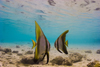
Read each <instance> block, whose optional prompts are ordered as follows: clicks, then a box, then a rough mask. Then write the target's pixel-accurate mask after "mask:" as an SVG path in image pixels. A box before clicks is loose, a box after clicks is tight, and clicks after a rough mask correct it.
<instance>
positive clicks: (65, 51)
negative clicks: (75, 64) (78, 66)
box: [63, 45, 68, 54]
mask: <svg viewBox="0 0 100 67" xmlns="http://www.w3.org/2000/svg"><path fill="white" fill-rule="evenodd" d="M63 52H64V53H65V54H68V52H67V49H66V46H65V45H64V48H63Z"/></svg>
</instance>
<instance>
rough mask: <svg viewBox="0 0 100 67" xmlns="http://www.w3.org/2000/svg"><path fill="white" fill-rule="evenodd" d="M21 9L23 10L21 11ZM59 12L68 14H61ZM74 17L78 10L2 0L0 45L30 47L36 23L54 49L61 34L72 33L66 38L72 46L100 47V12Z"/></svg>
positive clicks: (0, 7)
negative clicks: (27, 45)
mask: <svg viewBox="0 0 100 67" xmlns="http://www.w3.org/2000/svg"><path fill="white" fill-rule="evenodd" d="M21 2H22V1H21ZM37 3H38V2H36V4H37ZM39 3H40V2H39ZM22 5H24V6H23V7H21V6H22ZM3 6H4V7H3ZM32 6H36V8H35V7H32ZM39 7H40V9H39ZM42 7H44V8H45V10H44V8H43V9H42ZM56 9H60V10H62V11H64V12H68V13H69V14H65V13H63V12H62V13H60V12H58V10H56ZM70 9H71V8H70ZM50 12H51V13H50ZM53 13H54V14H53ZM75 13H77V11H75V10H74V11H73V10H67V9H61V8H60V7H55V6H51V5H47V4H40V5H39V4H38V5H35V3H33V4H31V2H30V1H29V2H25V1H23V3H22V4H21V3H20V2H18V1H16V0H15V2H14V1H13V0H11V1H10V2H6V1H3V0H0V43H30V44H31V43H32V42H31V39H33V40H35V41H36V37H35V21H37V23H38V24H39V25H40V27H41V29H42V30H43V32H44V34H45V36H46V37H47V39H48V41H49V42H50V43H52V45H53V43H54V42H55V40H56V39H57V38H58V37H59V35H60V34H62V33H63V32H64V31H66V30H69V33H68V34H67V35H66V40H68V42H69V46H70V44H73V46H74V44H79V45H81V44H85V45H87V44H89V45H96V44H97V45H96V46H100V15H99V14H100V11H92V12H80V14H77V15H76V14H75ZM70 14H73V15H70Z"/></svg>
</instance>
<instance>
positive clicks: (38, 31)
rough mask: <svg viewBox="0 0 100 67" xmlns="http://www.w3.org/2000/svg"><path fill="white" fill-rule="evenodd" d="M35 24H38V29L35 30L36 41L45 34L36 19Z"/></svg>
mask: <svg viewBox="0 0 100 67" xmlns="http://www.w3.org/2000/svg"><path fill="white" fill-rule="evenodd" d="M35 26H36V31H35V32H36V41H38V39H39V37H40V36H41V35H43V32H42V30H41V28H40V26H39V25H38V23H37V22H36V21H35Z"/></svg>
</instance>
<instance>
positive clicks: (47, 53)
mask: <svg viewBox="0 0 100 67" xmlns="http://www.w3.org/2000/svg"><path fill="white" fill-rule="evenodd" d="M45 55H47V63H46V64H48V62H49V52H46V53H45V54H44V56H43V58H42V60H41V61H43V60H44V57H45Z"/></svg>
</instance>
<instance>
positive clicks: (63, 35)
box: [60, 30, 69, 42]
mask: <svg viewBox="0 0 100 67" xmlns="http://www.w3.org/2000/svg"><path fill="white" fill-rule="evenodd" d="M68 32H69V30H66V31H65V32H64V33H62V34H61V35H60V36H61V38H62V39H63V41H64V42H65V39H66V34H67V33H68Z"/></svg>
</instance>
